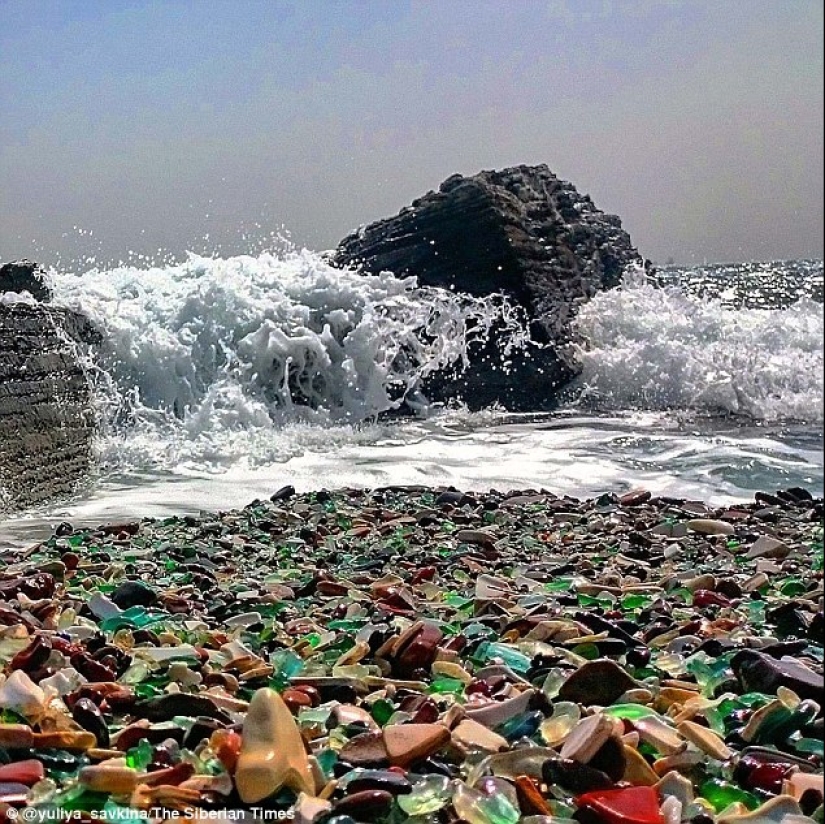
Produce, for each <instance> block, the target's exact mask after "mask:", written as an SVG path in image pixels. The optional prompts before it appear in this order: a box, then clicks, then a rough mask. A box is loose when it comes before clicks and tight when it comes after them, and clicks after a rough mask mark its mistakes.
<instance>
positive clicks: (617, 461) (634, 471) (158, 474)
mask: <svg viewBox="0 0 825 824" xmlns="http://www.w3.org/2000/svg"><path fill="white" fill-rule="evenodd" d="M289 437H291V438H292V446H293V448H292V451H291V453H290V454H289V457H287V458H286V459H284V460H282V461H279V462H273V463H268V464H266V465H261V466H253V465H250V464H248V463H246V464H244V463H241V464H239V465H238V464H236V465H233V466H231V467H229V468H225V467H221V466H220V465H218V464H212V465H210V466H207V465H191V464H185V463H182V464H181V465H180V466H178V467H177V468H176V469H169V468H164V469H157V468H154V469H153V468H152V467H151V466H145V467H143V468H136V469H133V470H131V471H129V472H118V471H112V472H110V473H108V474H107V473H106V472H105V471H104V472H101V474H100V476H99V477H98V478H96V479H94V480H93V481H92V482H91V483H90V484H89V485H88V487H87V488H86V489H85V490H82V491H81V492H80V493H79V494H78V495H77V496H76V497H75V498H74V499H72V500H69V501H63V502H60V503H58V504H55V505H53V506H51V507H49V508H48V509H39V510H34V511H32V512H29V513H25V514H23V515H21V516H17V517H15V518H9V519H6V520H5V521H0V543H5V544H9V543H10V544H15V545H20V544H26V543H31V542H32V541H33V540H39V539H42V537H44V536H45V535H46V534H47V533H49V532H50V530H51V528H52V527H53V526H54V525H55V524H56V523H57V522H59V521H61V520H70V521H71V522H72V523H73V524H76V525H78V524H85V525H97V524H99V523H104V522H107V521H116V520H121V519H129V518H137V517H164V516H168V515H173V514H195V513H198V512H200V511H202V510H226V509H231V508H236V507H241V506H244V505H245V504H247V503H249V502H250V501H252V500H253V499H255V498H262V499H263V498H268V497H269V496H270V495H271V494H272V493H273V492H274V491H275V490H277V489H278V488H280V487H281V486H284V485H286V484H291V485H293V486H295V488H296V489H297V490H298V491H311V490H315V489H320V488H327V489H336V488H342V487H363V488H376V487H382V486H391V485H424V486H432V487H437V486H450V485H452V486H455V487H457V488H459V489H463V490H470V489H472V490H486V489H491V488H495V489H499V490H508V489H530V488H533V489H538V488H542V489H546V490H549V491H551V492H554V493H555V494H559V495H562V494H567V495H572V496H574V497H578V498H588V497H593V496H597V495H599V494H601V493H602V492H614V493H618V494H620V493H622V492H626V491H628V490H630V489H633V488H637V487H644V488H646V489H649V490H650V491H651V492H653V493H654V494H655V495H670V496H674V497H682V498H688V499H693V500H702V501H705V502H707V503H709V504H711V505H722V504H728V503H734V502H737V501H745V500H752V499H753V495H754V493H755V492H756V491H758V490H767V491H772V490H776V489H782V488H788V487H792V486H802V487H805V488H807V489H809V490H810V491H811V493H812V494H813V495H815V496H821V495H822V494H823V482H822V479H823V454H822V431H821V428H817V427H815V426H802V425H800V426H786V427H776V426H767V425H763V426H750V425H749V426H741V425H740V426H738V425H736V424H734V423H730V422H725V421H720V420H718V419H716V420H714V419H697V418H691V419H687V418H682V419H680V418H679V417H677V416H674V415H672V414H665V413H627V414H626V415H622V416H617V415H612V416H609V417H606V416H597V415H589V416H588V415H581V414H557V415H553V416H535V415H509V414H507V415H505V414H501V415H496V414H494V413H490V412H486V413H482V414H477V415H472V414H467V413H460V412H449V413H446V412H445V413H443V414H441V415H437V416H434V417H433V418H431V419H428V420H422V421H403V422H396V423H390V424H373V425H364V426H362V427H359V428H358V430H357V431H351V430H350V429H346V431H344V430H343V429H341V428H332V429H327V430H324V429H320V428H318V427H312V428H308V429H306V430H304V431H298V430H293V431H292V432H291V433H290V434H289Z"/></svg>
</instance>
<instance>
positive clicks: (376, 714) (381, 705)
mask: <svg viewBox="0 0 825 824" xmlns="http://www.w3.org/2000/svg"><path fill="white" fill-rule="evenodd" d="M394 712H395V707H393V705H392V703H391V702H389V701H387V700H386V699H385V698H379V699H378V700H377V701H376V702H375V703H373V705H372V707H370V713H371V715H372V717H373V719H374V720H375V723H376V724H378V725H379V726H381V727H383V726H384V725H385V724H386V723H387V721H389V720H390V718H391V717H392V714H393V713H394Z"/></svg>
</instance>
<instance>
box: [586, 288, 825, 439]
mask: <svg viewBox="0 0 825 824" xmlns="http://www.w3.org/2000/svg"><path fill="white" fill-rule="evenodd" d="M577 324H578V328H579V331H580V333H581V335H582V337H583V339H584V341H585V343H584V345H583V346H582V347H581V348H580V351H579V357H580V359H581V363H582V367H583V373H582V376H581V379H580V382H581V387H582V395H581V399H582V401H583V402H589V403H590V404H592V405H593V406H595V407H597V408H599V409H612V410H616V409H628V408H639V409H653V410H664V409H685V410H696V411H699V412H706V413H719V412H722V413H730V414H735V415H743V416H747V417H750V418H752V419H754V420H759V421H771V422H775V421H783V420H799V421H806V422H809V423H816V422H820V421H822V419H823V313H822V305H821V304H819V303H815V302H814V301H812V300H810V299H807V298H803V299H801V300H799V301H797V302H796V303H794V304H793V305H791V306H789V307H787V308H784V309H742V308H739V309H734V308H726V307H725V305H723V302H722V300H719V299H712V298H707V297H704V298H703V297H697V296H689V295H687V294H685V293H684V292H682V291H680V290H679V289H678V288H676V287H670V288H656V287H654V286H653V285H652V284H651V283H649V282H648V281H647V280H646V279H645V278H644V276H642V275H641V274H639V273H633V272H631V273H629V274H628V276H627V277H626V279H625V283H624V285H623V286H622V287H621V288H619V289H614V290H611V291H609V292H604V293H601V294H599V295H598V296H597V297H596V298H594V299H593V300H592V301H591V302H590V303H589V304H587V305H586V306H585V307H584V308H583V309H582V310H581V312H580V314H579V316H578V321H577Z"/></svg>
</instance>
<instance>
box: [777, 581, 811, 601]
mask: <svg viewBox="0 0 825 824" xmlns="http://www.w3.org/2000/svg"><path fill="white" fill-rule="evenodd" d="M779 591H780V592H781V593H782V594H783V595H786V596H787V597H788V598H796V597H797V596H798V595H802V594H804V593H805V592H807V591H808V586H807V584H805V583H804V582H803V581H802V579H801V578H788V579H787V580H786V581H784V582H783V583H782V584H780V586H779Z"/></svg>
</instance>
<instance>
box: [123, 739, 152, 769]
mask: <svg viewBox="0 0 825 824" xmlns="http://www.w3.org/2000/svg"><path fill="white" fill-rule="evenodd" d="M151 763H152V745H151V744H150V743H149V742H148V741H147V740H146V739H145V738H143V739H141V740H140V741H139V742H138V743H137V745H136V746H134V747H132V749H131V750H128V751H127V752H126V766H127V767H131V768H132V769H133V770H145V769H146V768H147V767H148V766H149V765H150V764H151Z"/></svg>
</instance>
